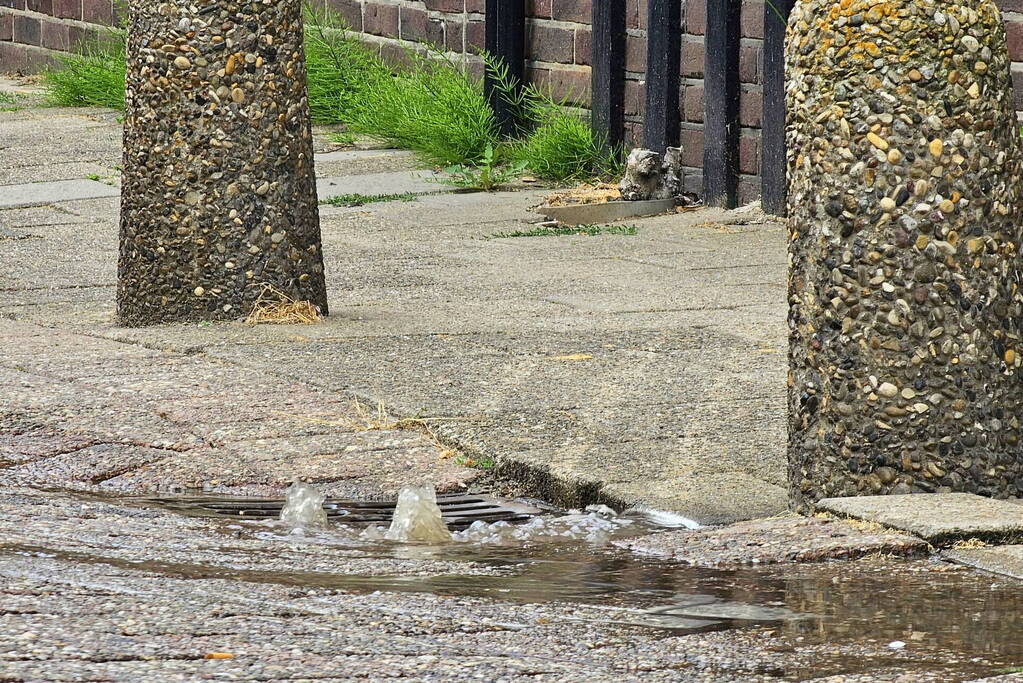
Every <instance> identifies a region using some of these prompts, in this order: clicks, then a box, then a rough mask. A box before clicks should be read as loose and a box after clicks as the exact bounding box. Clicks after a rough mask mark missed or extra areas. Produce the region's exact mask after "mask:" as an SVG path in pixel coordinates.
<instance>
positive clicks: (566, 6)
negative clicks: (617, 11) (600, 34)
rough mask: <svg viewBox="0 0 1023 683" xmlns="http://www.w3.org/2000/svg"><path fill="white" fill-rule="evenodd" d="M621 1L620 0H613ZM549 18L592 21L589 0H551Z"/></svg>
mask: <svg viewBox="0 0 1023 683" xmlns="http://www.w3.org/2000/svg"><path fill="white" fill-rule="evenodd" d="M615 2H621V0H615ZM551 18H552V19H555V20H557V21H574V22H577V23H580V24H589V23H591V22H592V21H593V7H592V1H591V0H552V3H551Z"/></svg>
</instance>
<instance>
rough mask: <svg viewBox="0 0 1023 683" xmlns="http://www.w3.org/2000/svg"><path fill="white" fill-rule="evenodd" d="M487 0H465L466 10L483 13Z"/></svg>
mask: <svg viewBox="0 0 1023 683" xmlns="http://www.w3.org/2000/svg"><path fill="white" fill-rule="evenodd" d="M486 5H487V3H486V0H465V11H466V12H475V13H477V14H482V13H483V12H484V11H485V10H486Z"/></svg>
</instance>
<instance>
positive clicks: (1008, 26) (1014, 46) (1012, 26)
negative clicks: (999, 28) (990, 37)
mask: <svg viewBox="0 0 1023 683" xmlns="http://www.w3.org/2000/svg"><path fill="white" fill-rule="evenodd" d="M1021 1H1023V0H1021ZM1005 40H1006V42H1007V43H1008V44H1009V59H1011V60H1012V61H1014V62H1018V61H1021V60H1023V22H1018V21H1007V22H1005Z"/></svg>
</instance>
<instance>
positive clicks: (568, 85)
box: [526, 68, 590, 106]
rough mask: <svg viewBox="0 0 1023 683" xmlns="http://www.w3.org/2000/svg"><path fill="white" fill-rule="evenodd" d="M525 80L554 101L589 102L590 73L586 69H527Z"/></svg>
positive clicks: (579, 103) (582, 103)
mask: <svg viewBox="0 0 1023 683" xmlns="http://www.w3.org/2000/svg"><path fill="white" fill-rule="evenodd" d="M526 80H528V81H529V82H530V83H533V84H534V85H536V86H537V87H538V88H539V89H540V90H541V91H542V92H543V93H545V94H548V95H550V96H551V98H552V99H553V100H554V101H556V102H562V101H564V102H568V103H570V104H575V105H579V106H587V105H588V104H589V103H590V74H589V73H588V70H583V69H569V68H560V69H559V68H553V69H543V68H540V69H537V68H530V69H528V70H527V74H526Z"/></svg>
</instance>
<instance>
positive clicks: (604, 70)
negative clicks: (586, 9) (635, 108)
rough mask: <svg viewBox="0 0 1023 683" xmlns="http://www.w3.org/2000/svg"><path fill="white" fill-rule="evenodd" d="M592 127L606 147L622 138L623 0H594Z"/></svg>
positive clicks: (616, 144) (623, 116) (623, 110)
mask: <svg viewBox="0 0 1023 683" xmlns="http://www.w3.org/2000/svg"><path fill="white" fill-rule="evenodd" d="M592 43H593V54H592V56H591V59H590V62H591V64H592V69H591V72H590V78H591V84H592V88H591V90H592V92H593V102H592V104H591V106H592V110H591V111H592V114H591V122H592V125H593V131H594V133H596V134H597V136H598V138H599V139H603V140H604V141H605V146H606V147H607V148H608V149H615V148H618V147H620V146H621V145H622V144H623V143H624V142H625V2H623V0H593V41H592Z"/></svg>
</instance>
